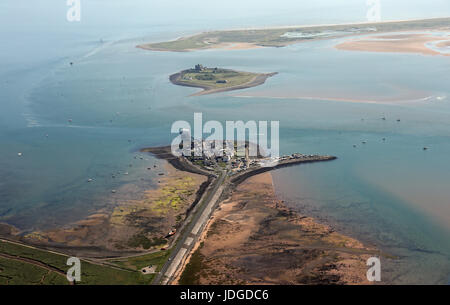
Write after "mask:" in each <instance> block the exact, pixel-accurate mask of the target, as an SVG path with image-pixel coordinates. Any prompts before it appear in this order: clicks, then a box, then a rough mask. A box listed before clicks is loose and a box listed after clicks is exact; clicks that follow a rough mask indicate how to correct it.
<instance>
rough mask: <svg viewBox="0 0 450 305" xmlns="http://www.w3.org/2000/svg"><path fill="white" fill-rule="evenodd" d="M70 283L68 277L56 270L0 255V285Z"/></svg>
mask: <svg viewBox="0 0 450 305" xmlns="http://www.w3.org/2000/svg"><path fill="white" fill-rule="evenodd" d="M42 284H44V285H68V284H69V282H68V281H67V279H66V278H65V277H64V276H63V275H61V274H58V273H56V272H54V271H50V270H47V269H45V268H42V267H38V266H35V265H33V264H29V263H26V262H21V261H18V260H14V259H7V258H3V257H0V285H42Z"/></svg>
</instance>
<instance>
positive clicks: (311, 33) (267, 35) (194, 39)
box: [140, 18, 450, 52]
mask: <svg viewBox="0 0 450 305" xmlns="http://www.w3.org/2000/svg"><path fill="white" fill-rule="evenodd" d="M449 23H450V18H437V19H427V20H414V21H400V22H385V23H371V24H369V23H363V24H352V25H335V26H313V27H292V28H276V29H260V30H232V31H214V32H207V33H202V34H197V35H194V36H190V37H186V38H180V39H178V40H175V41H168V42H159V43H151V44H146V45H142V46H140V47H142V48H144V49H149V50H160V51H175V52H186V51H191V50H200V49H208V48H213V47H217V46H220V45H221V44H230V43H250V44H254V45H257V46H265V47H284V46H286V45H289V44H292V43H298V42H301V41H305V40H313V39H323V38H324V37H325V38H335V37H344V36H349V35H354V34H363V33H369V32H372V31H373V29H376V31H377V32H378V33H380V32H388V31H407V30H409V31H411V30H426V29H432V28H441V27H442V28H449ZM287 32H289V33H296V34H299V35H293V36H286V35H285V34H286V33H287Z"/></svg>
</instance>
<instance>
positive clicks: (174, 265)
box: [166, 248, 187, 278]
mask: <svg viewBox="0 0 450 305" xmlns="http://www.w3.org/2000/svg"><path fill="white" fill-rule="evenodd" d="M186 251H187V249H186V248H181V249H180V251H179V252H178V254H177V256H175V258H174V259H173V262H172V264H170V268H169V270H167V272H166V276H167V277H168V278H171V277H172V275H173V273H174V272H175V270H176V269H177V267H178V265H179V264H180V263H181V260H182V259H183V257H184V255H185V254H186ZM175 262H177V263H175Z"/></svg>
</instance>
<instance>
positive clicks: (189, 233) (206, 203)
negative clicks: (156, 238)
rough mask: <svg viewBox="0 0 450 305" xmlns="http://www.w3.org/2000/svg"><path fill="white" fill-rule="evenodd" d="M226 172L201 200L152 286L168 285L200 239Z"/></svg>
mask: <svg viewBox="0 0 450 305" xmlns="http://www.w3.org/2000/svg"><path fill="white" fill-rule="evenodd" d="M226 176H227V175H226V171H223V172H222V173H221V174H220V176H219V178H218V179H217V180H216V182H215V184H214V186H213V189H212V191H211V192H209V193H208V194H207V197H205V198H204V200H202V202H201V203H200V204H201V205H200V206H199V210H198V211H197V212H196V213H195V215H194V217H193V218H192V221H191V222H190V223H189V225H187V226H186V227H185V229H184V231H183V233H182V235H181V236H180V237H179V239H178V240H177V242H176V246H175V247H174V249H173V250H172V253H171V254H170V256H169V259H168V261H167V262H166V263H165V264H164V266H163V267H162V269H161V272H160V273H158V274H157V276H156V277H155V279H154V281H153V283H154V284H168V283H169V282H170V281H171V280H172V277H173V275H174V274H175V273H176V271H177V270H178V268H179V267H180V265H181V263H182V262H183V260H184V258H185V256H186V255H187V254H189V253H190V251H191V250H192V248H193V246H194V245H195V242H196V240H197V239H198V238H199V237H200V235H201V233H202V231H203V228H204V226H205V224H206V223H207V221H208V220H209V218H210V216H211V213H212V212H213V210H214V207H215V205H216V203H217V201H218V200H219V198H220V195H221V194H222V192H223V190H224V184H223V182H224V180H225V177H226Z"/></svg>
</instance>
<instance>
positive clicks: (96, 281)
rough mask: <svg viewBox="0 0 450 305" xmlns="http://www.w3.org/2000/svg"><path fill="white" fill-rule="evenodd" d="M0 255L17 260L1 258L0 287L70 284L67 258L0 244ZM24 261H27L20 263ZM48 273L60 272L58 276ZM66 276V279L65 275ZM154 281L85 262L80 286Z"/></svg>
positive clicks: (130, 272) (128, 271) (30, 248)
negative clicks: (0, 285) (9, 285)
mask: <svg viewBox="0 0 450 305" xmlns="http://www.w3.org/2000/svg"><path fill="white" fill-rule="evenodd" d="M0 253H1V254H4V255H9V256H14V259H10V258H5V257H0V284H57V285H59V284H68V282H67V279H66V278H65V273H66V272H67V270H68V269H69V266H67V265H66V262H67V258H68V256H65V255H61V254H56V253H52V252H48V251H44V250H40V249H36V248H32V247H27V246H24V245H18V244H13V243H9V242H3V241H0ZM20 259H24V260H26V261H20ZM39 264H43V265H45V266H48V268H49V269H57V270H58V271H59V272H54V271H51V270H49V269H47V268H45V267H44V266H41V265H39ZM63 274H64V275H63ZM151 280H152V279H151V278H149V277H148V276H147V277H146V276H144V275H142V274H141V273H140V272H137V271H134V270H126V269H121V268H120V267H119V266H118V267H117V268H115V267H114V266H106V265H100V264H94V263H91V262H87V261H85V260H82V262H81V282H79V283H77V284H80V285H114V284H116V285H118V284H122V285H132V284H150V282H151Z"/></svg>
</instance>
